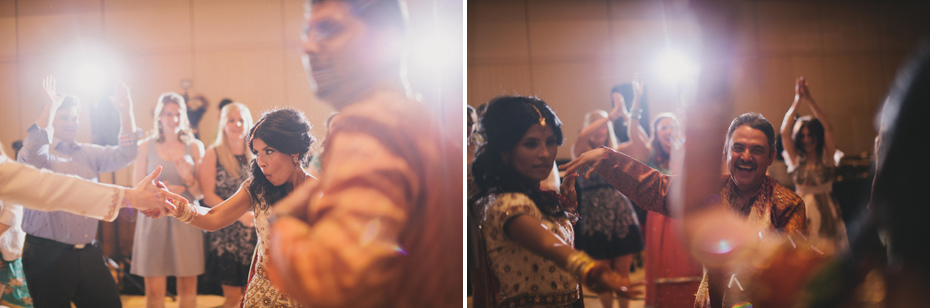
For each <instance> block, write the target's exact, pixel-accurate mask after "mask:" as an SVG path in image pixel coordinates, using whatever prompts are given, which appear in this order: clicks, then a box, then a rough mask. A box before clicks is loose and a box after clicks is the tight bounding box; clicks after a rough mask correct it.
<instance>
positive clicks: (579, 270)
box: [565, 251, 594, 284]
mask: <svg viewBox="0 0 930 308" xmlns="http://www.w3.org/2000/svg"><path fill="white" fill-rule="evenodd" d="M592 268H594V259H592V258H591V256H589V255H588V254H586V253H584V251H575V252H573V253H572V254H570V255H568V260H567V262H566V263H565V269H567V270H568V272H569V273H572V275H574V276H575V278H577V279H578V283H581V284H584V280H585V276H586V275H587V274H588V272H589V271H591V269H592Z"/></svg>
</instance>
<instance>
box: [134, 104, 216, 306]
mask: <svg viewBox="0 0 930 308" xmlns="http://www.w3.org/2000/svg"><path fill="white" fill-rule="evenodd" d="M203 152H204V149H203V143H201V142H200V140H197V139H195V138H194V134H193V132H192V131H191V127H190V122H189V121H188V119H187V106H186V104H185V102H184V98H183V97H181V95H179V94H177V93H174V92H167V93H164V94H162V95H161V96H159V98H158V104H157V105H155V129H154V131H153V134H152V137H151V138H149V139H148V140H146V141H144V142H142V143H141V144H140V145H139V154H138V155H137V156H136V163H135V165H134V166H133V179H134V180H133V181H134V182H139V181H140V180H141V179H142V178H143V177H145V175H146V174H148V173H149V172H151V171H152V170H154V169H155V167H157V166H159V165H161V166H163V170H162V172H161V175H160V176H159V177H158V178H157V179H156V180H157V181H162V182H164V183H165V184H166V185H167V187H168V190H169V191H171V192H173V193H176V194H179V195H181V196H183V197H184V198H185V199H187V200H198V199H200V198H201V197H202V195H203V194H202V193H201V190H200V183H199V182H198V181H197V177H196V170H197V169H198V168H199V167H200V161H201V158H202V156H203ZM191 202H193V203H194V204H195V205H197V204H198V203H197V201H191ZM132 258H133V260H132V261H133V262H132V270H131V271H130V272H131V273H132V274H135V275H139V276H142V277H145V300H146V307H164V304H165V292H166V282H167V276H175V277H177V282H178V283H177V293H178V296H179V298H180V299H179V302H180V305H179V306H180V307H194V306H195V305H196V303H197V298H196V296H197V275H200V274H203V272H204V262H203V261H204V255H203V231H200V230H198V229H196V228H193V227H191V226H188V225H186V224H184V223H181V222H180V221H178V220H177V219H175V218H163V219H153V218H149V217H147V216H145V215H144V214H142V213H139V214H138V220H137V221H136V230H135V235H134V237H133V245H132Z"/></svg>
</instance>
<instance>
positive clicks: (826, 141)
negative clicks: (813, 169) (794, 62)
mask: <svg viewBox="0 0 930 308" xmlns="http://www.w3.org/2000/svg"><path fill="white" fill-rule="evenodd" d="M801 80H802V81H803V82H804V83H803V84H802V89H803V93H804V95H803V97H804V99H805V101H806V102H807V106H809V107H811V112H813V113H814V117H816V118H817V120H820V124H822V125H823V151H824V152H823V153H820V155H821V160H822V161H829V162H831V165H835V164H836V161H835V160H834V159H833V154H834V152H836V141H835V139H833V123H831V122H830V118H829V117H827V114H826V113H824V112H823V110H822V109H820V106H819V105H817V102H815V101H814V98H813V97H812V96H811V93H810V90H809V89H808V88H807V81H806V80H804V79H803V77H802V78H801Z"/></svg>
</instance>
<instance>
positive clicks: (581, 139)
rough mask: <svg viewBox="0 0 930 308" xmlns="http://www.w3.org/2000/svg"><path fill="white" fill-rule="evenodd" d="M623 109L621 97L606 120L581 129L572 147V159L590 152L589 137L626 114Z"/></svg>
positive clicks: (600, 120) (602, 119)
mask: <svg viewBox="0 0 930 308" xmlns="http://www.w3.org/2000/svg"><path fill="white" fill-rule="evenodd" d="M615 94H616V93H615ZM617 95H619V94H617ZM624 108H626V106H625V105H624V103H623V96H620V102H619V103H616V102H615V103H614V108H613V109H611V110H610V113H608V114H607V117H606V118H600V119H597V120H594V121H591V124H588V126H587V127H585V128H584V129H582V130H581V133H579V134H578V140H577V141H575V144H574V145H573V146H572V158H575V157H578V156H580V155H581V153H584V151H587V150H590V149H591V147H590V146H589V145H588V139H590V138H591V135H593V134H594V133H595V132H597V130H598V129H600V128H601V127H602V126H604V125H607V122H608V121H613V120H615V119H617V118H618V117H620V116H622V115H624V114H625V113H626V110H624Z"/></svg>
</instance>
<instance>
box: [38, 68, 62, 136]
mask: <svg viewBox="0 0 930 308" xmlns="http://www.w3.org/2000/svg"><path fill="white" fill-rule="evenodd" d="M42 89H43V90H45V95H47V96H48V98H49V102H48V103H47V104H45V105H44V106H43V107H42V113H41V114H40V115H39V118H38V119H36V125H38V126H39V128H41V129H47V128H48V127H49V126H51V125H52V121H54V119H55V112H56V111H58V107H61V103H62V102H64V100H65V97H64V96H61V95H58V92H56V89H55V77H52V75H48V76H45V79H43V80H42Z"/></svg>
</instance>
